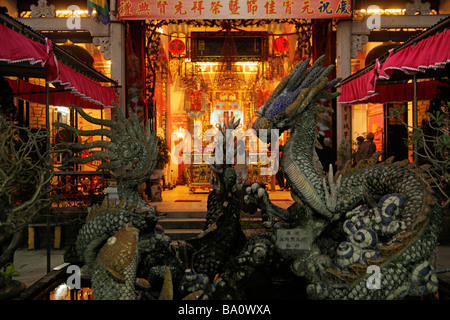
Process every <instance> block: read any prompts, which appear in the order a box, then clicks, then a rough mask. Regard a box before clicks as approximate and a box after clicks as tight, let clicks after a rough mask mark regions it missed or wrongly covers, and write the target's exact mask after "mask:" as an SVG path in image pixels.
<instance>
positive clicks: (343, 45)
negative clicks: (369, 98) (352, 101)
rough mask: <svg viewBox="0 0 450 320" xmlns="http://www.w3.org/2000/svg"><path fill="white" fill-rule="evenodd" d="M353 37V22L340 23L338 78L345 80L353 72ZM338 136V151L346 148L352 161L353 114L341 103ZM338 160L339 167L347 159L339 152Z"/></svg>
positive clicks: (337, 49) (337, 42) (338, 109)
mask: <svg viewBox="0 0 450 320" xmlns="http://www.w3.org/2000/svg"><path fill="white" fill-rule="evenodd" d="M351 35H352V22H351V21H340V22H339V23H338V25H337V29H336V60H337V68H336V69H337V70H336V77H338V78H342V79H345V78H346V77H348V76H349V75H350V74H351V72H352V58H351ZM338 90H339V88H338ZM338 99H339V98H338ZM336 136H337V137H336V141H337V148H338V150H339V148H341V147H343V146H345V150H342V151H344V152H345V154H347V156H348V155H350V159H351V112H348V107H346V106H345V105H343V104H341V103H338V104H337V108H336ZM337 160H338V167H342V166H343V165H344V164H345V163H344V162H345V159H344V158H342V157H340V156H339V152H338V159H337Z"/></svg>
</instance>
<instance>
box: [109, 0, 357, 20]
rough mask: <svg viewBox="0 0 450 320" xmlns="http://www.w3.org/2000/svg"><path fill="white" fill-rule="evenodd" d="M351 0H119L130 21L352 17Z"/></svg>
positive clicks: (119, 9)
mask: <svg viewBox="0 0 450 320" xmlns="http://www.w3.org/2000/svg"><path fill="white" fill-rule="evenodd" d="M350 4H351V0H301V1H298V0H295V1H290V0H118V1H117V17H118V18H119V19H123V20H127V19H131V20H145V19H158V20H168V19H174V20H191V19H192V20H195V19H331V18H350V15H351V7H350Z"/></svg>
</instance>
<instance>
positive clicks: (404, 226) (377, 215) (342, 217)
mask: <svg viewBox="0 0 450 320" xmlns="http://www.w3.org/2000/svg"><path fill="white" fill-rule="evenodd" d="M323 58H324V57H321V58H319V59H317V61H316V62H315V63H314V64H313V65H312V66H311V67H309V68H306V66H307V65H308V63H309V61H304V62H303V63H299V64H298V65H297V66H296V67H295V68H294V69H293V70H292V72H291V73H290V74H289V75H288V76H287V77H286V78H284V79H283V81H281V83H280V85H279V86H278V87H277V88H276V89H275V91H274V93H273V94H272V96H271V97H270V98H269V99H268V101H267V103H266V104H265V105H264V106H263V107H261V109H260V110H259V117H258V119H257V120H256V121H255V122H254V124H253V128H254V129H255V130H257V131H258V130H261V129H269V130H270V129H279V130H280V132H283V131H285V130H288V129H290V130H291V136H290V138H289V140H288V141H287V143H286V145H285V147H284V151H283V154H282V158H281V167H282V170H283V172H284V174H285V176H286V179H287V180H288V181H289V184H290V186H291V195H292V198H293V199H294V200H295V203H294V204H293V205H292V206H291V207H290V208H288V209H287V210H285V209H282V208H279V207H277V206H275V205H274V204H272V203H271V202H270V200H269V197H268V195H267V193H266V192H265V190H261V189H260V188H259V187H258V186H255V187H254V188H248V190H247V193H248V196H247V201H248V202H254V203H255V204H257V205H258V206H259V207H260V208H262V209H264V210H265V211H266V212H267V214H268V215H269V217H270V218H271V223H272V224H273V223H274V222H275V220H276V218H278V219H281V220H283V221H285V222H287V223H288V224H289V227H288V228H302V229H303V230H309V231H310V232H311V233H312V234H313V241H312V243H311V245H310V247H309V248H308V249H307V250H302V251H298V253H297V255H296V257H294V261H293V262H292V266H291V269H292V271H293V272H294V273H295V274H297V275H298V276H304V277H306V278H307V279H308V280H309V281H310V285H309V286H308V288H307V292H308V294H309V295H310V296H311V297H312V298H317V299H391V298H392V299H394V298H401V297H403V296H405V295H422V294H427V293H433V292H436V291H437V277H436V275H435V274H434V273H433V270H432V267H431V266H430V264H429V263H428V259H429V258H430V255H431V253H432V252H433V250H434V249H435V247H436V243H437V238H438V235H439V231H440V230H439V226H440V221H441V220H440V219H441V211H440V209H439V208H438V206H437V205H435V199H434V198H433V196H432V190H431V188H429V187H428V186H427V185H426V184H425V183H424V179H426V176H425V173H424V172H423V170H421V168H417V167H416V166H415V165H414V164H409V161H405V162H399V163H390V162H392V161H391V160H392V159H389V161H386V162H384V163H380V164H376V165H372V166H367V167H365V168H359V167H358V168H356V170H353V172H348V173H347V174H345V173H344V172H342V174H336V176H335V175H334V174H333V169H332V167H331V166H330V168H329V171H328V173H324V171H323V170H322V168H321V165H320V162H318V161H317V159H318V158H317V156H316V154H315V146H316V134H317V130H316V128H315V126H316V116H317V114H318V113H319V112H322V111H323V110H324V107H323V106H322V105H320V104H319V102H320V100H328V99H333V98H335V97H336V96H337V95H338V94H339V93H328V92H327V91H326V90H327V89H329V88H331V87H333V86H334V85H335V84H336V83H337V82H338V81H339V79H334V80H332V81H329V80H328V75H329V73H330V71H331V70H332V67H333V66H329V67H327V68H324V67H322V66H321V63H322V61H323ZM378 157H379V154H376V155H374V158H375V159H376V158H378ZM347 167H348V166H347ZM369 266H377V267H378V268H379V274H380V275H381V277H380V279H381V283H380V285H379V286H376V287H375V288H379V289H368V287H369V288H374V286H371V285H368V282H370V281H371V280H372V279H369V277H370V276H371V274H370V273H368V272H369V271H370V270H371V268H370V269H368V268H369ZM368 270H369V271H368Z"/></svg>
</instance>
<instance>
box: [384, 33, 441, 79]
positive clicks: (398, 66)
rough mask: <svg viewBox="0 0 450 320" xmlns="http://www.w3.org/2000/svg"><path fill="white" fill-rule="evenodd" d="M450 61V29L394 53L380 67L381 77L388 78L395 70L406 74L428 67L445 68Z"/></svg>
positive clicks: (390, 53) (391, 51)
mask: <svg viewBox="0 0 450 320" xmlns="http://www.w3.org/2000/svg"><path fill="white" fill-rule="evenodd" d="M449 62H450V30H445V31H442V32H440V33H438V34H435V35H433V36H431V37H429V38H426V39H423V40H422V41H419V42H418V43H417V44H416V45H415V46H414V45H410V46H408V47H406V48H404V49H402V50H400V51H398V52H395V53H394V50H393V49H391V50H390V52H389V57H388V58H387V60H386V61H385V62H384V63H383V65H382V67H381V69H380V77H379V78H380V79H383V80H388V79H389V78H390V77H391V75H392V73H393V72H394V70H401V71H403V72H404V73H406V74H414V73H416V72H425V71H426V70H427V69H438V68H444V67H445V65H446V64H447V63H449Z"/></svg>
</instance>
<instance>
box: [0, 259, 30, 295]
mask: <svg viewBox="0 0 450 320" xmlns="http://www.w3.org/2000/svg"><path fill="white" fill-rule="evenodd" d="M18 275H19V272H17V271H16V269H14V264H12V263H8V264H7V265H5V266H4V267H3V270H2V271H1V272H0V300H5V299H11V298H13V297H15V296H17V295H18V294H20V293H21V292H22V291H23V290H25V287H26V286H25V284H24V283H23V282H20V281H17V280H13V277H16V276H18Z"/></svg>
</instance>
